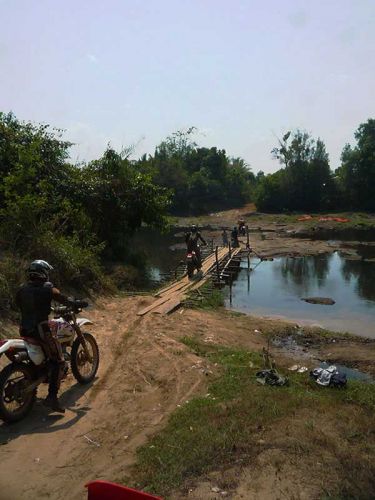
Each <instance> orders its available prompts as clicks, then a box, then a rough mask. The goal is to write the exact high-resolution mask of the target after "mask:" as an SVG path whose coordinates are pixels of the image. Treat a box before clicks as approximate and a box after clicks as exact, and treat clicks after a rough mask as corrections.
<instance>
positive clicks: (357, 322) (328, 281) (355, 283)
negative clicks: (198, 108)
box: [224, 252, 375, 338]
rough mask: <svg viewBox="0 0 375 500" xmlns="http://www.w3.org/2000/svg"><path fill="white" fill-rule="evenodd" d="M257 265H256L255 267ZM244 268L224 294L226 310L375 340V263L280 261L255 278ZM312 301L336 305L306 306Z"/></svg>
mask: <svg viewBox="0 0 375 500" xmlns="http://www.w3.org/2000/svg"><path fill="white" fill-rule="evenodd" d="M257 262H258V261H257V260H255V259H254V260H252V261H251V267H252V268H254V267H255V265H256V264H257ZM241 266H242V268H241V271H240V272H239V275H238V278H237V279H236V280H235V281H234V283H233V286H232V290H231V291H230V289H229V288H228V287H227V288H226V289H225V291H224V293H225V301H226V306H227V307H231V308H233V309H235V310H238V311H243V312H246V313H250V314H254V315H262V316H280V317H286V318H291V319H293V320H296V321H298V322H299V323H307V324H315V325H319V326H322V327H324V328H328V329H331V330H339V331H347V332H352V333H355V334H358V335H362V336H367V337H372V338H375V263H373V262H363V261H359V260H347V259H345V258H344V257H343V256H341V255H340V254H339V253H337V252H336V253H333V254H327V255H319V256H307V257H301V258H290V257H282V258H275V260H274V261H267V262H262V263H260V264H259V265H258V266H257V267H255V269H254V270H253V271H252V272H249V271H248V269H247V263H245V262H243V263H241ZM313 296H319V297H330V298H332V299H334V300H335V301H336V303H335V304H334V305H330V306H329V305H316V304H309V303H306V302H304V301H302V300H301V298H302V297H313Z"/></svg>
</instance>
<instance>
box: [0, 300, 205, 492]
mask: <svg viewBox="0 0 375 500" xmlns="http://www.w3.org/2000/svg"><path fill="white" fill-rule="evenodd" d="M149 302H150V299H144V298H126V299H124V298H115V299H113V300H104V301H101V302H100V303H99V304H98V305H97V306H96V308H95V309H94V310H91V311H88V312H87V316H89V317H90V319H92V320H93V321H94V322H95V325H94V326H93V327H91V331H92V333H93V334H94V335H95V337H96V338H97V340H98V343H99V347H100V353H101V364H100V369H99V372H98V377H97V379H96V380H95V382H94V383H93V384H92V385H90V386H80V385H79V384H77V383H76V382H75V380H74V379H73V378H72V376H71V375H70V376H69V378H68V380H67V381H65V382H64V385H63V387H62V391H61V392H62V401H63V402H64V404H65V405H66V406H67V411H66V413H65V415H64V416H58V415H56V414H48V413H47V411H46V410H45V408H44V407H43V406H42V405H41V401H40V400H38V403H37V405H36V406H35V407H34V409H33V411H32V413H31V414H30V415H29V416H28V417H27V418H26V419H25V420H24V421H22V422H19V423H17V424H13V425H5V424H2V425H0V444H1V446H0V460H1V467H0V485H1V489H0V499H1V500H22V499H26V498H27V499H30V498H38V499H43V498H49V499H63V498H64V499H66V498H69V499H72V500H74V499H77V500H78V499H84V498H86V493H85V489H84V484H85V483H86V482H87V481H89V480H93V479H108V480H121V478H122V477H125V476H126V475H127V474H128V473H129V467H130V466H131V465H132V464H133V463H134V460H135V450H136V449H137V447H138V446H139V445H141V444H143V443H145V442H146V440H147V439H148V438H149V437H150V436H152V435H153V434H154V433H155V432H156V431H157V430H158V429H159V428H161V426H162V425H164V421H165V420H166V418H167V417H168V416H169V415H170V413H171V412H172V411H173V410H175V408H176V407H177V405H179V404H183V403H184V401H186V400H187V399H189V398H190V397H191V395H192V394H194V393H197V392H199V391H200V390H203V387H204V385H205V375H204V372H205V370H204V368H202V366H201V364H199V363H201V361H200V360H198V358H196V356H194V355H193V354H191V353H189V352H188V350H187V349H186V348H185V347H184V346H183V345H182V344H180V343H179V342H178V341H176V340H174V339H173V338H172V337H170V336H168V335H166V334H165V333H163V332H164V324H165V319H163V318H162V317H160V316H156V315H147V316H146V317H144V318H139V317H138V316H136V311H137V310H139V308H140V307H142V306H144V305H147V304H148V303H149ZM181 351H184V355H183V356H182V355H181V354H182V352H181ZM197 361H199V363H198V365H197ZM197 367H198V368H199V369H196V368H197ZM44 394H45V388H42V389H41V390H40V393H39V396H40V397H42V396H43V395H44Z"/></svg>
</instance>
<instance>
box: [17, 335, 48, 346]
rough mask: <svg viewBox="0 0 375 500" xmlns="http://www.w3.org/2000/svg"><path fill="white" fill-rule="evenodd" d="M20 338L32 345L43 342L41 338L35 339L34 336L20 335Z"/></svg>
mask: <svg viewBox="0 0 375 500" xmlns="http://www.w3.org/2000/svg"><path fill="white" fill-rule="evenodd" d="M21 339H22V340H24V341H25V342H27V343H28V344H33V345H40V346H41V345H43V342H42V341H41V340H38V339H36V338H35V337H21Z"/></svg>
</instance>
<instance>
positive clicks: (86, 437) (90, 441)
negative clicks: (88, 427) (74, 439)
mask: <svg viewBox="0 0 375 500" xmlns="http://www.w3.org/2000/svg"><path fill="white" fill-rule="evenodd" d="M83 437H84V438H85V439H86V440H87V441H88V442H89V443H91V444H93V445H94V446H96V447H97V448H100V444H99V443H97V442H96V441H94V440H93V439H91V438H89V437H88V436H86V435H84V436H83Z"/></svg>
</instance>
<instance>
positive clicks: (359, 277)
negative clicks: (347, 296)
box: [341, 260, 375, 301]
mask: <svg viewBox="0 0 375 500" xmlns="http://www.w3.org/2000/svg"><path fill="white" fill-rule="evenodd" d="M341 271H342V275H343V277H344V280H345V281H346V282H347V283H348V282H351V281H354V282H355V289H356V292H357V293H358V295H359V296H360V297H362V298H364V299H367V300H371V301H375V265H374V264H373V263H372V262H362V261H356V260H344V261H343V264H342V268H341Z"/></svg>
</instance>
